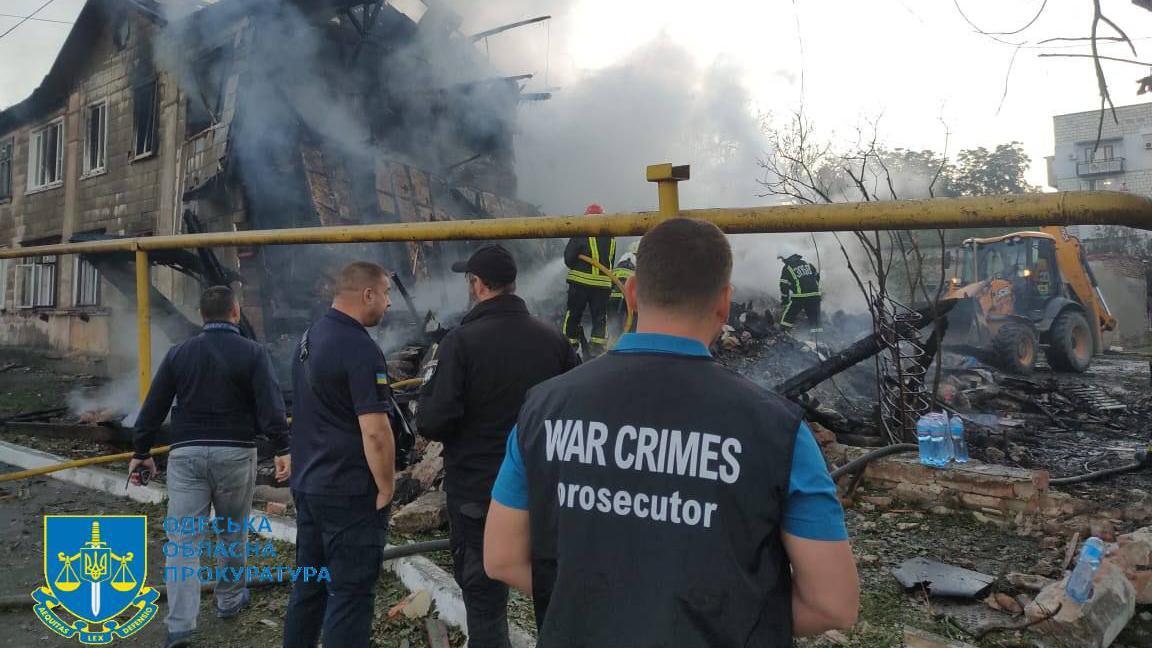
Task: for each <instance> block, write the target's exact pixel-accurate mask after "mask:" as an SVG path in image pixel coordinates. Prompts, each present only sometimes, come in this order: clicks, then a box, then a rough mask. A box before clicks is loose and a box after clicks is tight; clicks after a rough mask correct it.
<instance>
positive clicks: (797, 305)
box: [779, 253, 824, 333]
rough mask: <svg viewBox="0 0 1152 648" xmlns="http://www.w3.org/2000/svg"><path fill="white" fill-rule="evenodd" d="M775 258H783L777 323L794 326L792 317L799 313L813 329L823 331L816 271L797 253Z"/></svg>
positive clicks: (817, 272) (818, 275)
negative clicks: (780, 306) (782, 308)
mask: <svg viewBox="0 0 1152 648" xmlns="http://www.w3.org/2000/svg"><path fill="white" fill-rule="evenodd" d="M779 258H780V260H781V261H783V262H784V267H783V268H782V269H781V270H780V302H781V303H782V304H784V312H783V313H782V314H781V315H780V325H781V326H783V327H784V328H788V329H791V328H792V327H794V326H796V317H797V316H799V315H800V314H801V313H803V314H804V317H805V319H807V320H808V327H809V329H810V330H811V331H812V332H813V333H819V332H821V331H823V330H824V329H823V328H821V326H820V271H819V270H817V269H816V266H814V265H812V264H811V263H808V262H807V261H805V260H804V257H802V256H800V255H799V254H795V253H792V254H789V253H785V255H784V256H781V257H779Z"/></svg>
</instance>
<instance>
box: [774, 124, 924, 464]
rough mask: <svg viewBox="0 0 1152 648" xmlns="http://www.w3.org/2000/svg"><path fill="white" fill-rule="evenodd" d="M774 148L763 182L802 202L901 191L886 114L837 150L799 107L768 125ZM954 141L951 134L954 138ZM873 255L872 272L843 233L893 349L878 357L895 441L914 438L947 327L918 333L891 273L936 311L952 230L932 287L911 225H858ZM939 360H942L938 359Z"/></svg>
mask: <svg viewBox="0 0 1152 648" xmlns="http://www.w3.org/2000/svg"><path fill="white" fill-rule="evenodd" d="M766 130H767V133H768V139H769V143H770V147H771V148H770V149H769V150H768V151H767V152H766V153H765V155H764V156H763V158H761V159H760V161H759V164H760V168H761V170H762V172H763V177H762V178H761V179H760V184H761V186H762V187H763V188H764V190H765V193H764V194H762V195H774V196H781V197H785V198H788V199H790V200H792V201H795V202H801V203H833V202H874V201H881V200H899V199H901V195H900V191H899V190H898V184H899V183H898V181H897V179H896V178H895V177H894V175H893V173H892V165H891V163H892V162H893V160H894V159H895V157H894V156H892V155H891V152H890V151H886V150H885V149H884V148H883V146H881V145H880V144H879V136H878V133H879V119H878V118H877V119H875V120H872V121H871V122H869V123H868V124H867V125H866V127H862V128H859V129H857V138H856V144H855V145H853V146H852V147H850V148H848V149H847V150H844V151H839V150H836V149H835V147H834V146H833V145H832V144H831V143H830V142H829V141H827V140H825V139H822V138H820V137H819V136H818V135H817V134H816V130H815V128H814V127H813V125H812V124H811V122H809V121H808V120H807V119H806V118H805V116H804V115H803V114H802V113H795V114H793V115H792V119H791V120H790V121H789V123H788V124H787V126H786V127H785V128H783V129H773V128H767V129H766ZM946 145H947V141H946ZM946 165H947V155H945V156H943V157H942V158H941V159H940V161H939V163H938V164H937V165H936V167H935V168H934V169H933V170H932V176H931V179H930V180H929V182H928V188H927V193H928V195H929V196H934V195H935V193H934V187H935V186H936V183H937V181H939V180H940V178H941V177H942V176H943V174H944V171H945V167H946ZM851 234H852V236H853V237H854V238H855V239H856V242H857V245H858V246H859V249H860V251H861V252H862V253H863V257H864V259H865V266H864V267H863V268H862V269H863V271H864V274H863V275H862V274H861V272H860V271H859V270H858V269H857V267H856V265H855V264H854V263H853V255H852V254H850V253H849V251H848V249H847V248H846V247H845V246H844V243H843V241H841V239H840V237H839V235H836V239H837V242H839V244H840V251H841V253H842V254H843V256H844V259H845V262H846V264H847V267H848V270H849V272H851V274H852V277H853V278H854V279H855V281H856V285H857V287H858V288H859V289H860V291H861V293H862V294H863V295H864V298H865V301H866V303H867V304H868V308H869V311H870V312H871V314H872V319H873V324H874V327H875V330H876V331H877V332H878V333H880V334H881V336H882V338H883V339H884V340H885V343H886V348H887V350H886V355H885V357H883V358H881V357H878V358H877V381H878V386H879V387H880V389H879V393H880V398H881V401H880V405H881V412H882V413H883V414H884V417H883V424H884V427H885V428H886V429H887V431H888V434H889V437H890V439H891V440H892V441H893V442H899V441H904V440H907V438H908V436H909V435H910V434H911V433H912V430H913V428H914V425H915V420H916V418H917V417H918V416H919V414H920V413H922V412H923V411H924V410H925V409H926V408H927V407H928V405H929V402H930V401H934V399H935V393H936V391H937V388H938V386H939V372H938V374H937V379H936V380H935V381H934V385H933V388H932V395H931V396H930V397H928V398H925V397H924V391H925V388H926V381H925V376H926V372H927V368H928V365H929V363H930V362H931V361H932V359H933V358H938V357H939V349H940V341H941V340H940V338H941V337H942V335H943V330H942V329H939V330H938V331H937V332H936V333H934V334H933V338H932V340H930V341H931V342H934V345H933V346H932V348H931V349H930V350H929V349H926V348H924V347H922V346H921V345H920V342H919V339H918V338H916V332H915V330H916V329H915V327H909V326H908V325H907V324H908V320H907V318H908V317H911V314H912V309H911V308H910V307H908V306H905V305H903V304H901V303H900V302H899V301H897V300H894V299H892V298H891V296H890V295H889V281H890V279H891V278H892V277H893V276H903V277H904V279H905V282H906V283H907V291H908V292H907V294H908V297H909V299H910V300H911V299H919V298H920V297H921V296H922V297H923V299H924V301H925V302H927V303H929V304H932V313H933V315H934V316H935V315H936V311H937V309H938V307H937V304H938V303H939V300H940V298H941V297H942V295H943V288H944V285H945V283H944V272H945V270H944V265H943V260H944V255H945V252H944V233H943V230H941V231H939V232H938V239H939V243H940V280H939V282H938V284H937V288H936V290H935V291H934V292H935V294H932V291H929V289H928V285H927V283H926V282H925V276H926V274H927V270H928V268H927V264H926V259H925V255H924V253H923V249H922V247H921V244H920V239H919V238H918V235H917V234H914V233H912V232H906V231H896V232H886V233H884V234H882V233H881V232H879V231H853V232H852V233H851ZM937 364H938V365H939V363H937Z"/></svg>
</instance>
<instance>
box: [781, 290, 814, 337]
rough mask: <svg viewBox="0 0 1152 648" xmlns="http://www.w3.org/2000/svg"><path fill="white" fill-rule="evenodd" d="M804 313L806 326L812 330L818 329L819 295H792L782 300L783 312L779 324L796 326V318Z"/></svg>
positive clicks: (789, 326) (790, 326)
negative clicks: (786, 299)
mask: <svg viewBox="0 0 1152 648" xmlns="http://www.w3.org/2000/svg"><path fill="white" fill-rule="evenodd" d="M800 313H803V314H804V318H805V319H806V320H808V327H809V328H811V329H812V330H813V331H820V330H822V329H821V328H820V298H819V297H792V298H790V299H789V300H788V301H786V302H784V313H783V314H782V315H781V316H780V324H782V325H783V326H784V327H786V328H792V327H793V326H796V318H797V317H798V316H799V315H800Z"/></svg>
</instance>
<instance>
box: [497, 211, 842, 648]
mask: <svg viewBox="0 0 1152 648" xmlns="http://www.w3.org/2000/svg"><path fill="white" fill-rule="evenodd" d="M731 270H732V253H731V250H730V248H729V246H728V241H727V239H726V238H725V236H724V235H723V233H721V232H720V230H719V229H718V228H716V226H714V225H712V224H710V223H707V222H704V221H696V220H689V219H684V218H674V219H669V220H667V221H664V222H663V223H661V224H660V225H658V226H656V227H655V228H653V229H652V231H650V232H649V233H648V234H647V235H646V236H644V238H643V239H642V240H641V242H640V251H639V254H638V259H637V263H636V274H635V276H634V277H633V278H632V279H631V280H629V282H628V283H627V284H626V285H625V296H626V299H628V301H629V302H630V303H632V304H634V305H637V306H638V309H637V310H638V311H639V313H640V322H639V326H638V330H639V331H640V332H639V333H632V334H627V335H625V336H624V337H623V338H621V340H620V342H619V344H618V345H617V346H616V348H615V349H614V350H613V351H612V352H611V353H609V354H607V355H606V356H604V357H602V358H600V359H598V360H596V361H595V362H591V363H589V364H587V365H584V366H582V367H580V368H578V369H576V370H574V371H571V372H569V373H567V374H565V375H563V376H560V377H558V378H554V379H552V380H550V381H548V382H545V383H543V384H541V385H539V386H537V387H536V388H535V389H533V390H532V391H531V392H529V394H528V398H527V400H526V402H525V404H524V408H523V409H522V410H521V412H520V417H519V419H518V421H517V428H516V430H515V431H514V432H513V433H512V434H511V435H510V437H509V441H508V451H507V456H506V458H505V460H504V464H503V466H502V467H501V471H500V476H499V477H498V479H497V482H496V486H495V488H494V489H493V501H492V509H491V511H490V512H489V514H488V528H487V535H486V536H485V539H484V563H485V567H486V568H487V570H488V574H489V575H490V576H492V577H493V578H497V579H500V580H503V581H505V582H507V583H509V584H511V585H513V586H515V587H517V588H519V589H522V590H524V591H530V592H531V593H532V595H533V598H534V599H535V602H536V613H537V621H538V623H540V624H541V628H540V645H541V646H546V647H548V648H554V647H556V646H688V647H691V646H701V647H703V646H736V645H739V646H791V645H792V637H793V636H794V635H809V634H816V633H819V632H823V631H825V630H828V629H830V628H842V627H847V626H851V625H852V624H853V623H854V622H855V620H856V615H857V608H858V603H859V585H858V579H857V574H856V566H855V562H854V560H853V557H852V550H851V547H850V546H849V544H848V536H847V533H846V530H845V527H844V517H843V511H842V510H841V508H840V504H839V502H838V501H837V499H836V495H835V490H834V487H833V484H832V481H831V479H830V478H829V477H828V473H827V471H826V469H825V466H824V461H823V458H822V457H821V455H820V451H819V449H818V448H817V445H816V442H815V439H814V438H813V437H812V434H811V432H810V431H809V430H808V428H807V426H806V425H805V424H804V422H803V420H802V418H801V411H800V409H799V408H797V407H796V406H795V405H792V404H791V403H789V402H787V401H786V400H784V399H783V398H781V397H780V396H778V395H776V394H773V393H771V392H769V391H766V390H764V389H762V388H760V387H758V386H756V385H755V384H753V383H752V382H751V381H749V380H747V379H745V378H743V377H741V376H739V375H737V374H736V373H734V372H732V371H730V370H728V369H726V368H725V367H723V366H721V365H720V364H718V363H717V362H716V361H715V360H713V359H712V357H711V356H710V355H709V352H708V346H709V344H710V343H711V342H712V341H713V340H715V338H716V336H717V335H718V334H719V332H720V330H721V327H722V326H723V325H724V323H725V322H726V321H727V319H728V311H729V300H730V297H731V290H732V289H731V286H730V285H729V280H730V275H731ZM621 376H625V377H626V378H627V379H626V380H621V379H620V377H621ZM605 385H611V388H605Z"/></svg>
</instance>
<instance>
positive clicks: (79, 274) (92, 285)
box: [72, 256, 100, 308]
mask: <svg viewBox="0 0 1152 648" xmlns="http://www.w3.org/2000/svg"><path fill="white" fill-rule="evenodd" d="M74 268H75V270H74V271H73V278H72V304H73V305H75V306H76V307H78V308H79V307H84V306H99V305H100V271H99V270H98V269H97V268H96V266H95V265H93V264H92V263H91V262H90V261H88V260H87V259H85V258H84V257H81V256H78V257H77V258H76V263H75V265H74Z"/></svg>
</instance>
